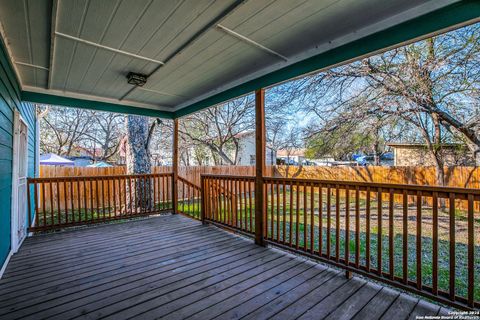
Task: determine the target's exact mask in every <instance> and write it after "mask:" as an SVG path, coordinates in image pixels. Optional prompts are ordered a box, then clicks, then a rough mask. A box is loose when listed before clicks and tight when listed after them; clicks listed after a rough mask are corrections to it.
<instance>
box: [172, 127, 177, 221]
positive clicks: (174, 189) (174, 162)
mask: <svg viewBox="0 0 480 320" xmlns="http://www.w3.org/2000/svg"><path fill="white" fill-rule="evenodd" d="M172 158H173V159H172V171H173V178H172V197H173V199H172V200H173V213H174V214H175V213H177V209H178V119H175V120H173V153H172Z"/></svg>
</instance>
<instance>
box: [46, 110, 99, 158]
mask: <svg viewBox="0 0 480 320" xmlns="http://www.w3.org/2000/svg"><path fill="white" fill-rule="evenodd" d="M46 108H47V106H42V107H41V109H43V110H45V109H46ZM90 112H91V111H88V110H83V109H75V108H58V107H51V108H49V109H48V111H47V112H46V114H45V115H44V116H43V118H42V119H41V122H40V150H41V152H42V153H56V154H59V155H64V156H70V155H71V153H72V151H73V149H74V147H75V146H77V145H79V144H80V143H81V142H82V141H83V139H85V137H86V134H87V133H88V132H89V131H91V130H92V127H91V123H90V117H89V113H90Z"/></svg>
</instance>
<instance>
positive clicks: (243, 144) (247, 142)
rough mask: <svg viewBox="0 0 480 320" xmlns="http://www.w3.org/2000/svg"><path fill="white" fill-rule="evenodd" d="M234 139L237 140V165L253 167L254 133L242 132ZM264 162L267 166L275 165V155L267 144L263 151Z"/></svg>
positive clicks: (251, 131) (250, 131)
mask: <svg viewBox="0 0 480 320" xmlns="http://www.w3.org/2000/svg"><path fill="white" fill-rule="evenodd" d="M235 137H236V138H237V139H238V163H237V164H238V165H239V166H251V165H255V131H253V130H249V131H244V132H241V133H238V134H237V135H236V136H235ZM232 158H233V155H232ZM265 162H266V165H267V166H272V165H275V164H276V163H277V153H276V152H275V150H273V149H272V148H271V147H269V146H268V142H267V147H266V150H265Z"/></svg>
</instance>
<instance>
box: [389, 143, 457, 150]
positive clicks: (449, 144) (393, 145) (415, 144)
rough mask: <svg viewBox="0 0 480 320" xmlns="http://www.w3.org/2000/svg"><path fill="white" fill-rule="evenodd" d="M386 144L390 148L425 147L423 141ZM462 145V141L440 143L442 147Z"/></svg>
mask: <svg viewBox="0 0 480 320" xmlns="http://www.w3.org/2000/svg"><path fill="white" fill-rule="evenodd" d="M386 145H387V146H389V147H392V148H409V149H414V148H426V147H427V145H426V144H425V143H409V142H390V143H387V144H386ZM463 146H465V145H464V144H462V143H442V145H441V147H442V148H458V147H463Z"/></svg>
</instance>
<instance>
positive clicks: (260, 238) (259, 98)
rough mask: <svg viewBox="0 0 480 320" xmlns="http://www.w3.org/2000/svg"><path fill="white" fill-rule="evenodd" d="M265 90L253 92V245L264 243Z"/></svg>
mask: <svg viewBox="0 0 480 320" xmlns="http://www.w3.org/2000/svg"><path fill="white" fill-rule="evenodd" d="M264 175H265V90H264V89H258V90H256V91H255V243H256V244H258V245H261V246H264V245H265V241H264V236H265V235H264V224H265V221H264V212H263V207H264V191H263V177H264Z"/></svg>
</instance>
